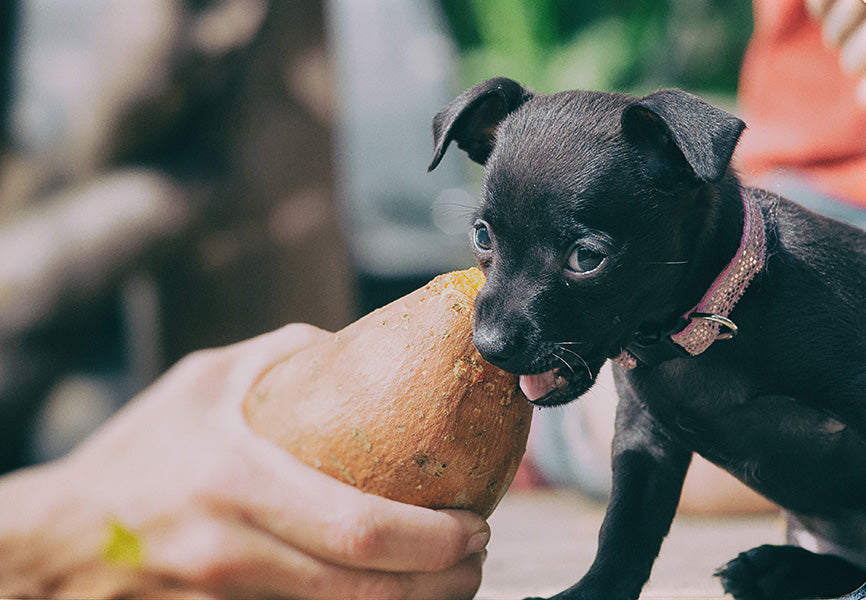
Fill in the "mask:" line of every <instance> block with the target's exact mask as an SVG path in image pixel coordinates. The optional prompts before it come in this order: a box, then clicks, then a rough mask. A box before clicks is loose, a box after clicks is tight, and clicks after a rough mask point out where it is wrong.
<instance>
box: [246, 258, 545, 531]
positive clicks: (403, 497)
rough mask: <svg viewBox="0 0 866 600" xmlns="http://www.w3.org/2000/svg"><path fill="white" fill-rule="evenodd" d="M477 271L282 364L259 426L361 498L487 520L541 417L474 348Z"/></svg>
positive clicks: (443, 282)
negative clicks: (454, 511)
mask: <svg viewBox="0 0 866 600" xmlns="http://www.w3.org/2000/svg"><path fill="white" fill-rule="evenodd" d="M483 281H484V278H483V275H482V274H481V272H480V271H478V270H477V269H468V270H466V271H458V272H454V273H448V274H445V275H440V276H439V277H437V278H435V279H434V280H433V281H431V282H430V283H429V284H428V285H426V286H425V287H423V288H420V289H418V290H416V291H414V292H412V293H410V294H408V295H406V296H404V297H403V298H400V299H398V300H396V301H394V302H392V303H391V304H389V305H387V306H385V307H383V308H380V309H378V310H376V311H374V312H372V313H370V314H368V315H366V316H364V317H363V318H361V319H359V320H358V321H356V322H354V323H352V324H351V325H349V326H347V327H346V328H344V329H342V330H340V331H338V332H336V333H334V334H332V335H331V336H330V337H329V338H327V339H326V340H325V341H324V342H322V343H319V344H316V345H314V346H312V347H309V348H307V349H305V350H304V351H302V352H300V353H298V354H296V355H294V356H292V357H290V358H289V359H287V360H285V361H283V362H280V363H277V364H276V365H274V366H273V367H272V368H270V369H269V370H267V371H266V372H265V373H263V374H262V376H261V377H260V378H259V380H258V381H257V382H256V384H255V385H254V387H253V388H252V390H251V391H250V393H249V395H248V397H247V398H246V399H245V402H244V411H245V415H246V418H247V421H248V422H249V424H250V426H251V427H252V428H253V429H254V430H255V431H256V432H257V433H259V434H260V435H262V436H264V437H266V438H268V439H270V440H272V441H273V442H275V443H276V444H278V445H279V446H281V447H283V448H285V449H286V450H288V451H289V452H291V453H293V454H294V455H295V456H297V457H298V458H300V459H301V460H303V461H305V462H306V463H308V464H310V465H313V466H315V467H317V468H319V469H321V470H322V471H324V472H325V473H328V474H329V475H331V476H333V477H336V478H337V479H341V480H343V481H345V482H346V483H349V484H351V485H354V486H357V487H358V488H360V489H362V490H364V491H366V492H370V493H373V494H378V495H381V496H385V497H387V498H391V499H394V500H398V501H401V502H408V503H411V504H417V505H421V506H427V507H431V508H465V509H469V510H473V511H475V512H477V513H479V514H481V515H482V516H484V517H487V516H489V515H490V514H491V513H492V512H493V509H494V508H495V507H496V505H497V503H498V502H499V500H500V499H501V497H502V495H503V494H504V493H505V490H506V489H507V487H508V485H509V484H510V483H511V480H512V478H513V477H514V474H515V472H516V471H517V466H518V464H519V462H520V459H521V457H522V455H523V453H524V450H525V448H526V438H527V435H528V433H529V423H530V419H531V417H532V407H531V405H530V404H529V403H528V402H527V401H526V399H525V398H524V396H523V394H522V393H521V392H520V390H519V388H518V385H517V378H516V376H514V375H511V374H508V373H505V372H503V371H501V370H499V369H498V368H496V367H494V366H492V365H490V364H489V363H487V362H485V361H484V360H483V359H482V358H481V356H480V355H479V354H478V352H477V351H476V350H475V347H474V346H473V344H472V330H471V326H470V323H471V313H472V305H473V301H474V297H475V294H476V293H477V291H478V289H480V287H481V285H482V284H483Z"/></svg>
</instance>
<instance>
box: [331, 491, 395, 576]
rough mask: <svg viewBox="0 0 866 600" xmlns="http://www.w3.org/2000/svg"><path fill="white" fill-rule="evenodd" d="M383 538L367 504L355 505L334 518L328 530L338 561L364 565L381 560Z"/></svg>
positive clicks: (333, 551) (332, 552) (333, 552)
mask: <svg viewBox="0 0 866 600" xmlns="http://www.w3.org/2000/svg"><path fill="white" fill-rule="evenodd" d="M384 536H385V532H384V531H383V530H382V527H381V526H380V524H379V523H378V522H377V519H376V516H375V514H374V513H373V511H372V510H370V508H369V507H368V506H366V505H364V506H355V507H352V508H351V509H349V510H347V511H345V512H343V513H342V514H339V515H334V518H333V519H332V520H331V522H330V523H329V526H328V527H327V533H326V543H327V547H328V550H329V552H330V553H331V554H332V555H333V556H334V557H335V558H337V559H338V560H339V561H341V562H345V563H348V564H354V565H364V564H367V563H370V562H372V561H375V559H376V558H378V557H379V555H380V553H381V552H382V548H383V539H384Z"/></svg>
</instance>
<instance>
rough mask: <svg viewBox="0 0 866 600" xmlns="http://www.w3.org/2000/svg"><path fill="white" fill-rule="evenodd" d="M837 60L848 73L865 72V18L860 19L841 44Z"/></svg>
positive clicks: (865, 10)
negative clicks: (858, 23)
mask: <svg viewBox="0 0 866 600" xmlns="http://www.w3.org/2000/svg"><path fill="white" fill-rule="evenodd" d="M864 14H866V9H864ZM839 61H840V62H841V63H842V67H843V68H844V69H846V70H847V71H848V72H849V73H866V20H864V21H862V22H861V23H860V25H858V26H857V27H856V28H855V29H854V31H853V32H852V33H851V35H849V36H848V38H847V39H846V40H845V43H844V44H842V49H841V52H840V54H839Z"/></svg>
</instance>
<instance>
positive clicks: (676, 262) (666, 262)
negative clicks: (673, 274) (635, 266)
mask: <svg viewBox="0 0 866 600" xmlns="http://www.w3.org/2000/svg"><path fill="white" fill-rule="evenodd" d="M644 264H647V265H687V264H689V261H687V260H648V261H646V263H644Z"/></svg>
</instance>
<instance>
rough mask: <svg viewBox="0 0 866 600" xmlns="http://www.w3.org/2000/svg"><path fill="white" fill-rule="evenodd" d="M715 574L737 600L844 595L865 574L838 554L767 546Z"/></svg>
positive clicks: (752, 550) (781, 599) (744, 555)
mask: <svg viewBox="0 0 866 600" xmlns="http://www.w3.org/2000/svg"><path fill="white" fill-rule="evenodd" d="M716 576H717V577H718V578H719V579H720V581H721V583H722V587H723V588H724V589H725V591H726V592H727V593H729V594H731V595H732V596H733V597H734V598H736V600H801V599H804V598H816V597H817V598H831V597H835V596H841V595H843V594H845V593H847V592H850V591H851V590H852V589H854V588H856V587H857V586H858V585H859V584H860V583H862V581H863V578H864V576H866V574H864V572H863V570H862V569H860V568H858V567H855V566H854V565H852V564H850V563H848V562H846V561H844V560H842V559H840V558H838V557H835V556H829V555H826V554H813V553H812V552H809V551H808V550H804V549H803V548H798V547H796V546H771V545H764V546H758V547H757V548H752V549H751V550H748V551H746V552H742V553H740V555H739V556H737V558H735V559H733V560H732V561H730V562H729V563H727V564H726V565H724V566H723V567H721V568H719V570H718V571H716Z"/></svg>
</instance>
